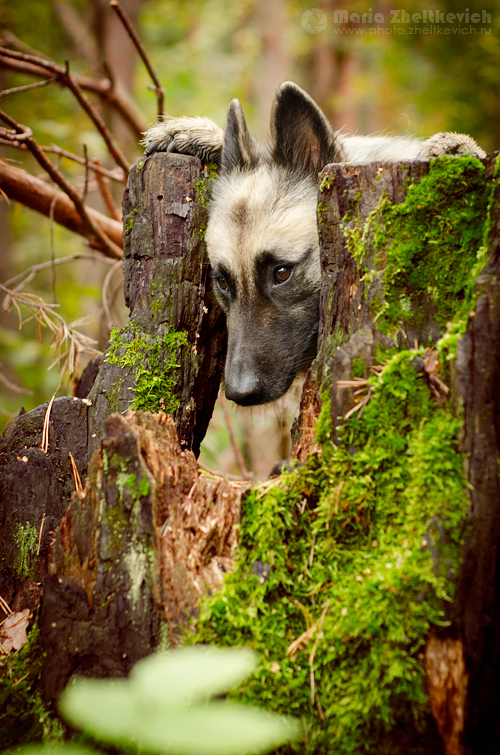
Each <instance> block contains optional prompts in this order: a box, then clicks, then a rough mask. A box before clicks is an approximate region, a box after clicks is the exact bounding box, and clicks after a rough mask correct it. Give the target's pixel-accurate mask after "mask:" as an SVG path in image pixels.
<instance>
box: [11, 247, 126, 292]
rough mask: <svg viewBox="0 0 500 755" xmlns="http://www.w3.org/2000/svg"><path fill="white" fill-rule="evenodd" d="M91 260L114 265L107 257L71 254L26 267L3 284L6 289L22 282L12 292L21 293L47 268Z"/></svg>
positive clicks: (82, 253) (83, 253)
mask: <svg viewBox="0 0 500 755" xmlns="http://www.w3.org/2000/svg"><path fill="white" fill-rule="evenodd" d="M82 259H83V260H92V261H93V262H96V261H97V260H99V261H102V262H106V263H107V264H108V265H114V264H115V263H114V262H113V260H111V259H110V258H109V257H97V256H96V255H95V254H85V252H81V253H77V254H71V255H69V256H68V257H58V258H57V259H55V260H53V261H52V260H50V261H49V262H40V263H39V264H38V265H32V266H31V267H28V268H27V269H26V270H24V271H23V272H22V273H19V274H18V275H15V276H14V277H13V278H10V279H9V280H8V281H5V283H4V284H3V285H4V286H5V287H6V288H11V287H12V286H13V285H14V283H17V282H18V281H22V283H21V284H19V286H16V288H15V289H14V291H15V292H16V293H17V292H18V291H22V289H23V288H24V287H25V286H27V285H28V283H31V281H32V280H33V278H34V277H35V275H36V274H37V273H38V272H40V271H41V270H46V269H47V268H48V267H52V265H64V264H66V263H67V262H73V261H74V260H82ZM25 276H26V280H23V278H24V277H25Z"/></svg>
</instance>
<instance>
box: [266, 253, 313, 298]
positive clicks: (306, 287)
mask: <svg viewBox="0 0 500 755" xmlns="http://www.w3.org/2000/svg"><path fill="white" fill-rule="evenodd" d="M312 254H313V249H312V248H309V249H307V250H306V251H305V252H304V254H303V255H302V256H301V257H299V259H298V260H295V261H291V260H289V259H287V256H286V254H283V252H277V251H276V252H274V251H265V252H261V253H260V254H259V255H257V257H256V259H255V263H254V271H255V272H254V280H255V285H256V287H257V290H258V291H259V293H260V294H261V295H262V296H265V297H266V298H271V299H273V298H274V297H275V296H279V297H280V298H281V297H286V298H287V299H293V300H295V301H300V300H301V299H303V298H305V297H307V296H309V295H310V294H311V284H309V283H308V282H306V281H305V280H304V278H303V276H302V277H301V272H302V271H303V270H304V269H305V268H306V267H307V263H308V262H309V260H310V258H311V256H312ZM280 271H281V274H280Z"/></svg>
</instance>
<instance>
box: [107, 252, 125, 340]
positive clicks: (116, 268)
mask: <svg viewBox="0 0 500 755" xmlns="http://www.w3.org/2000/svg"><path fill="white" fill-rule="evenodd" d="M121 266H122V263H121V262H115V264H114V265H113V267H111V268H110V269H109V270H108V272H107V273H106V277H105V278H104V283H103V284H102V308H103V309H104V314H105V315H106V324H107V326H108V328H109V329H110V330H111V326H112V324H113V323H112V322H111V307H110V305H109V301H108V289H109V284H110V283H111V278H112V277H113V275H114V273H115V271H116V270H118V268H120V267H121Z"/></svg>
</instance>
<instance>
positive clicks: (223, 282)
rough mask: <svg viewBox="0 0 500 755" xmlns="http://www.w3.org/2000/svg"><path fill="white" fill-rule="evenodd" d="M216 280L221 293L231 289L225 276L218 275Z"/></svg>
mask: <svg viewBox="0 0 500 755" xmlns="http://www.w3.org/2000/svg"><path fill="white" fill-rule="evenodd" d="M215 280H216V281H217V285H218V287H219V288H220V290H221V291H227V289H228V288H229V284H228V282H227V280H226V278H224V276H223V275H218V276H217V278H216V279H215Z"/></svg>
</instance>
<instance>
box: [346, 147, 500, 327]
mask: <svg viewBox="0 0 500 755" xmlns="http://www.w3.org/2000/svg"><path fill="white" fill-rule="evenodd" d="M489 196H490V183H488V180H487V177H486V176H485V168H484V166H483V165H482V163H481V162H480V161H479V160H478V159H477V158H474V157H470V156H466V157H460V158H452V157H442V158H440V159H438V160H434V161H432V163H431V166H430V170H429V174H428V175H427V176H424V177H423V178H422V179H421V180H420V181H419V182H418V183H415V184H412V185H411V186H409V187H408V190H407V194H406V199H405V201H404V202H402V203H401V204H391V203H390V202H389V201H388V199H387V198H386V197H382V198H381V200H380V203H379V206H378V207H377V208H376V209H375V210H374V211H373V212H372V213H371V214H370V216H369V217H368V218H367V220H366V221H365V222H364V223H363V224H362V225H360V224H359V223H358V224H354V226H353V227H351V228H346V230H345V233H346V237H347V241H348V244H349V249H350V251H351V253H352V254H353V256H354V258H355V259H356V261H357V263H358V265H359V266H360V267H361V269H362V270H364V272H365V285H366V290H367V295H368V296H369V298H370V307H371V312H372V315H373V317H374V319H375V321H376V322H377V327H378V328H379V329H380V330H382V331H383V332H386V333H389V334H391V335H394V334H395V333H396V332H397V331H398V330H400V329H401V328H404V327H406V328H411V329H413V330H414V331H417V332H419V333H424V332H428V331H429V328H428V326H429V323H430V322H435V323H436V324H437V325H438V326H439V327H440V328H444V326H445V325H446V323H447V322H448V321H449V320H451V319H452V318H453V317H454V316H455V315H456V314H457V302H458V304H459V307H458V314H460V315H462V316H466V314H467V313H468V311H469V310H470V308H471V307H472V305H473V300H474V291H473V283H474V280H475V277H476V274H477V272H478V271H479V269H480V267H482V265H483V264H484V262H485V259H484V247H483V235H484V231H485V219H486V217H487V214H488V200H489Z"/></svg>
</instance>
